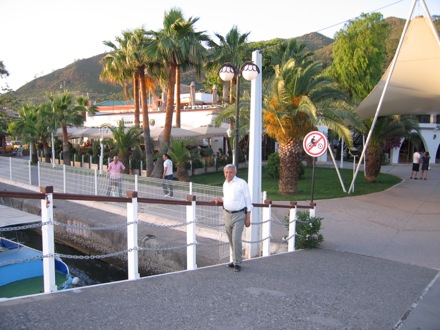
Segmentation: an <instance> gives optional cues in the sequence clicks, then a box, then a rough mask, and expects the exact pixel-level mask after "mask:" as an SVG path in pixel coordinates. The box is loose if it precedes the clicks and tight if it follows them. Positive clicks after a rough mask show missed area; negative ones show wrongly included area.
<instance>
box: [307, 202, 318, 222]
mask: <svg viewBox="0 0 440 330" xmlns="http://www.w3.org/2000/svg"><path fill="white" fill-rule="evenodd" d="M309 217H310V218H314V217H316V203H314V202H311V203H310V209H309Z"/></svg>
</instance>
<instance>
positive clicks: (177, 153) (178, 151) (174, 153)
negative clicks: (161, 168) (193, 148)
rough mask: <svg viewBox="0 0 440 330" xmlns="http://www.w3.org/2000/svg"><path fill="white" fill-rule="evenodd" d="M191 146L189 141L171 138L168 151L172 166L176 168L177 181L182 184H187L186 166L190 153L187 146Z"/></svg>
mask: <svg viewBox="0 0 440 330" xmlns="http://www.w3.org/2000/svg"><path fill="white" fill-rule="evenodd" d="M190 144H191V141H190V140H175V139H173V138H171V147H170V150H169V151H168V154H169V155H170V157H171V159H172V160H173V163H174V165H175V166H176V168H177V179H178V180H179V181H183V182H189V181H190V180H189V174H188V170H187V169H186V166H187V165H188V163H189V161H190V160H191V153H190V152H189V150H188V148H187V147H188V146H189V145H190Z"/></svg>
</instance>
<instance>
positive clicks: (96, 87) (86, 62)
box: [16, 53, 122, 100]
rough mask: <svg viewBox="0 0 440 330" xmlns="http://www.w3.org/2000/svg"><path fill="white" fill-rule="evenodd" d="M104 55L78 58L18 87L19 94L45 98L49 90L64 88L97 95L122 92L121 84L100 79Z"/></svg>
mask: <svg viewBox="0 0 440 330" xmlns="http://www.w3.org/2000/svg"><path fill="white" fill-rule="evenodd" d="M104 56H105V53H104V54H99V55H96V56H93V57H90V58H87V59H82V60H77V61H75V62H73V63H72V64H69V65H68V66H66V67H64V68H62V69H58V70H56V71H53V72H52V73H49V74H47V75H45V76H42V77H39V78H36V79H34V80H32V81H31V82H29V83H27V84H25V85H23V86H22V87H20V88H19V89H17V91H16V93H17V96H19V97H20V98H22V99H29V98H31V99H34V98H40V97H43V98H44V97H45V94H46V93H48V92H49V93H53V92H59V91H63V90H64V89H67V90H69V91H76V92H77V93H81V94H83V95H85V94H86V93H89V94H94V96H95V97H100V96H101V97H107V96H110V95H112V94H115V93H120V92H121V91H122V88H121V86H118V85H111V84H109V83H105V82H102V81H100V80H99V75H100V73H101V70H102V66H101V64H100V63H99V61H100V60H101V58H103V57H104ZM46 100H47V98H46Z"/></svg>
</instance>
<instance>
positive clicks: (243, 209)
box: [223, 207, 247, 214]
mask: <svg viewBox="0 0 440 330" xmlns="http://www.w3.org/2000/svg"><path fill="white" fill-rule="evenodd" d="M223 210H225V211H226V212H228V213H230V214H234V213H240V212H246V210H247V207H244V208H242V209H241V210H238V211H229V210H226V209H225V208H224V209H223Z"/></svg>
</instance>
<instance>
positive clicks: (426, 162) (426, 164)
mask: <svg viewBox="0 0 440 330" xmlns="http://www.w3.org/2000/svg"><path fill="white" fill-rule="evenodd" d="M430 159H431V156H429V152H427V151H425V153H424V154H423V156H422V176H421V177H420V180H422V179H423V180H426V179H427V177H428V170H429V160H430Z"/></svg>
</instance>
